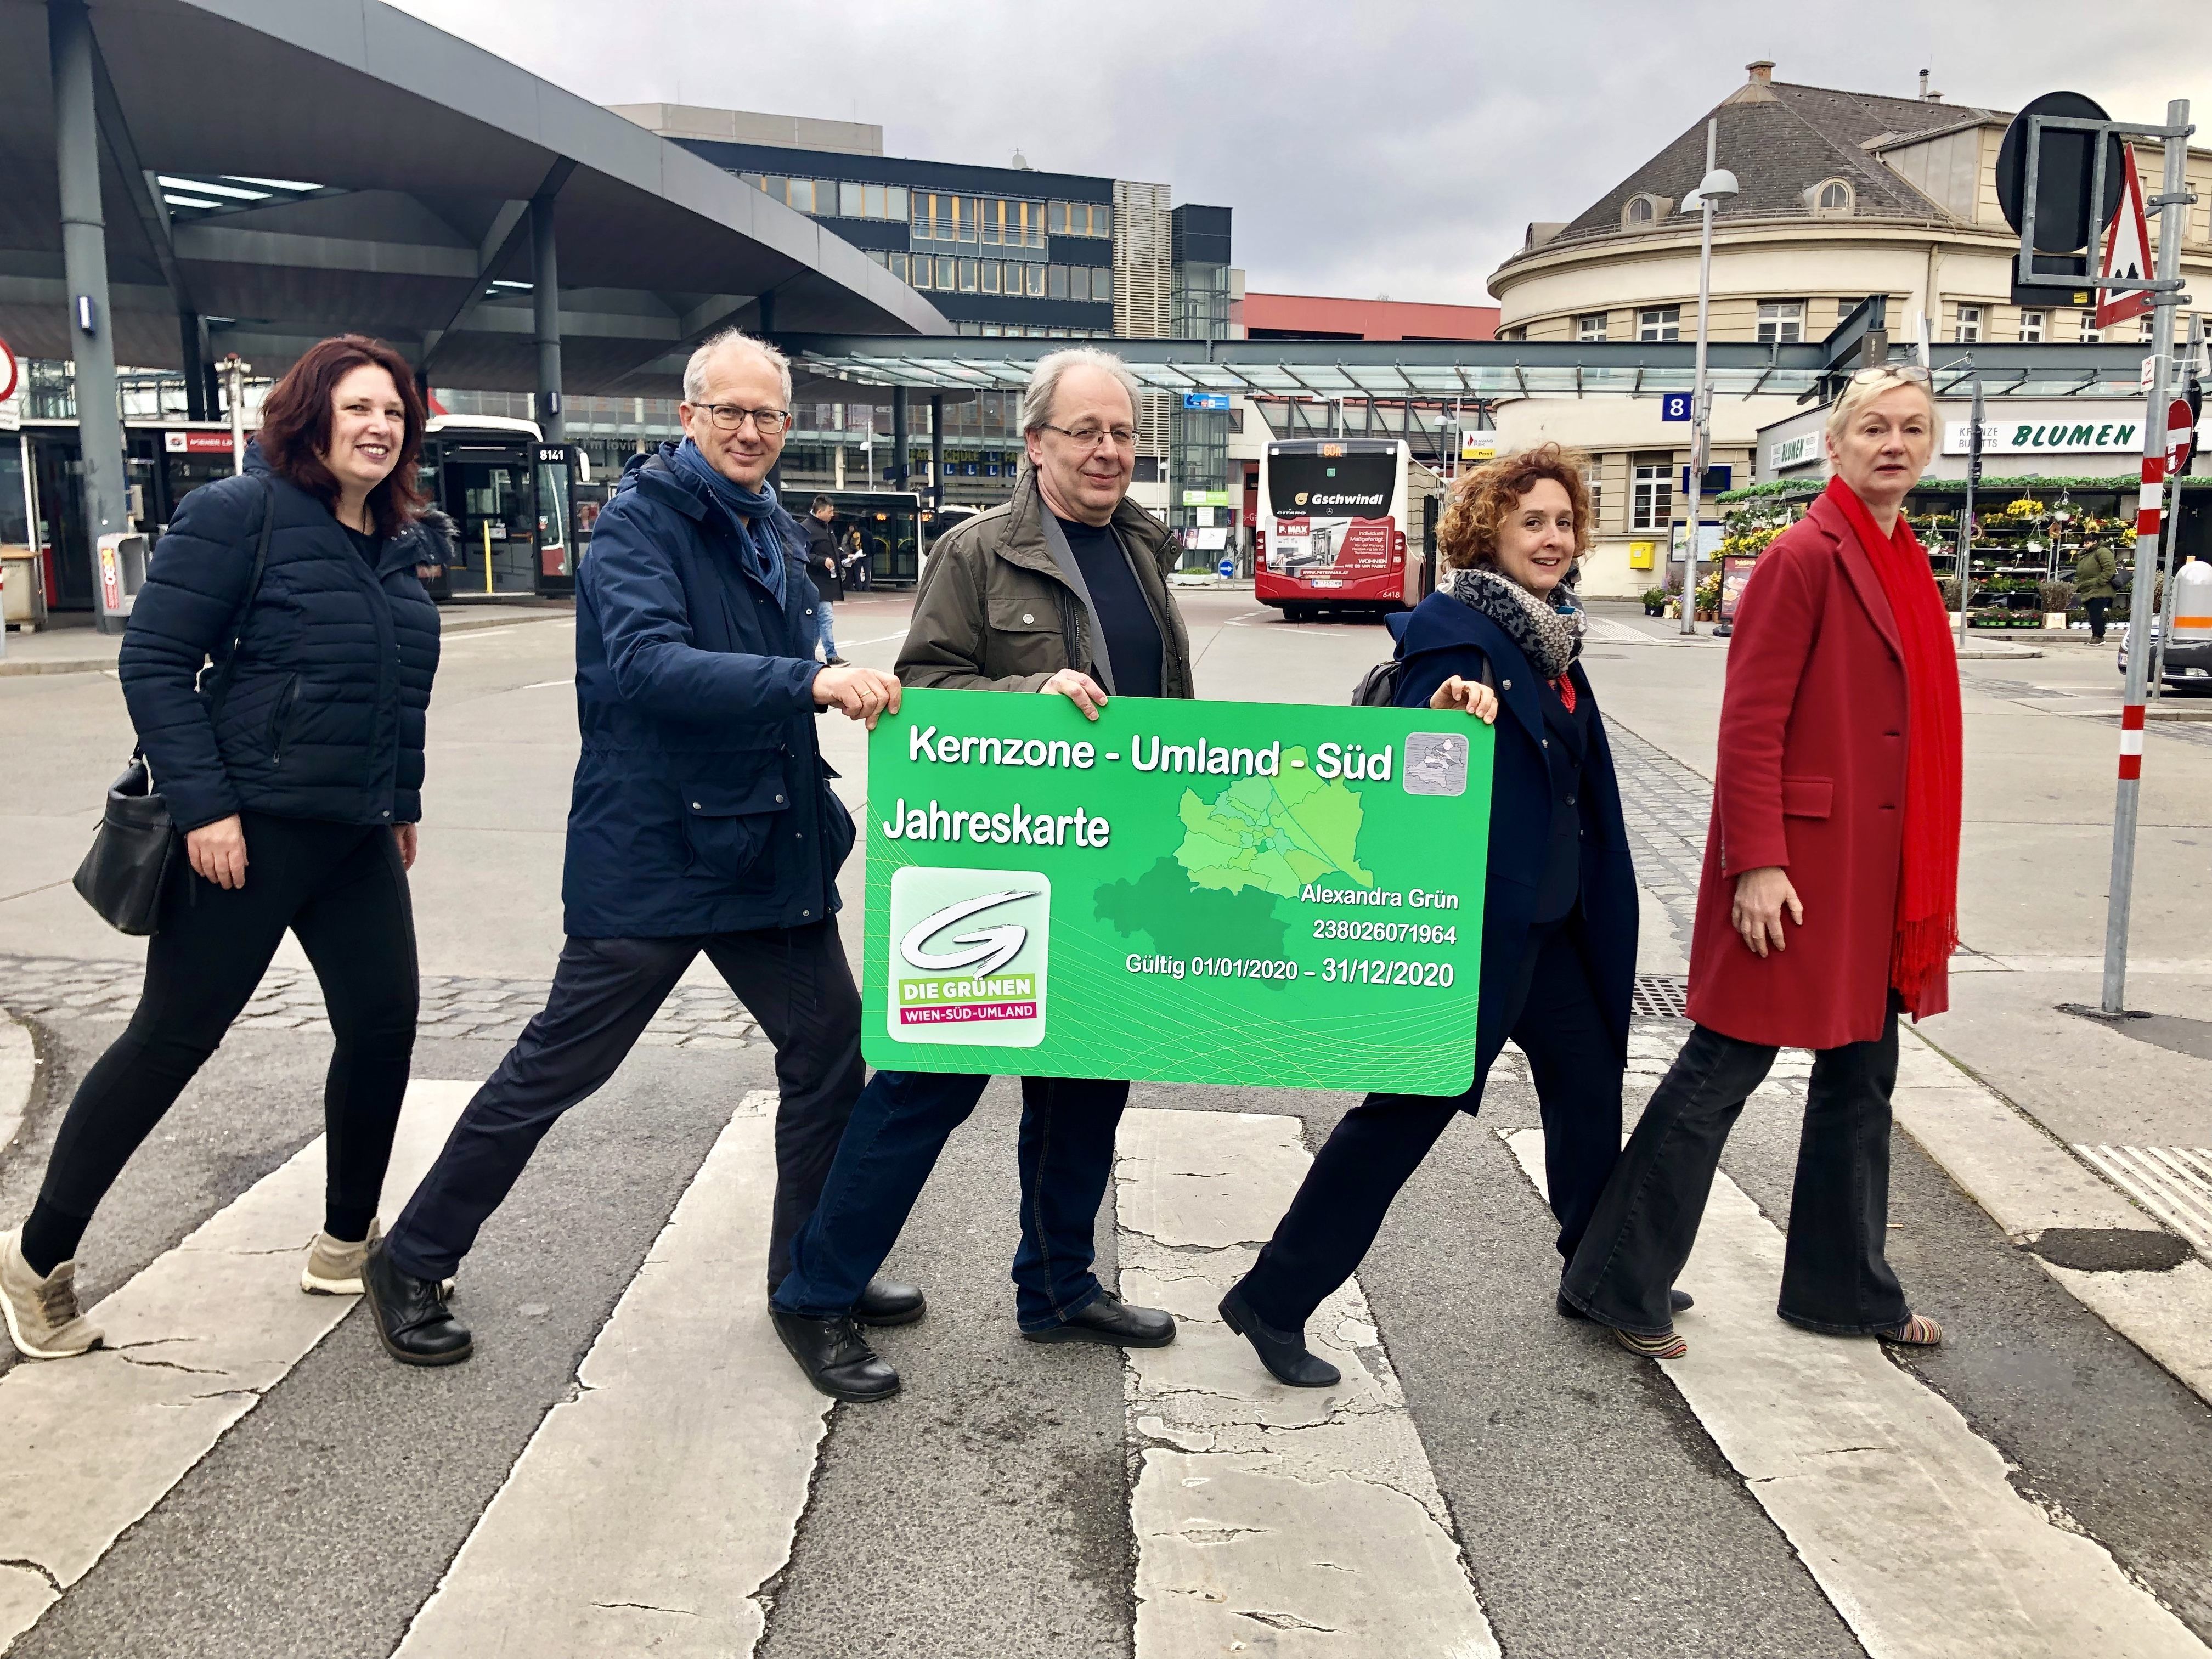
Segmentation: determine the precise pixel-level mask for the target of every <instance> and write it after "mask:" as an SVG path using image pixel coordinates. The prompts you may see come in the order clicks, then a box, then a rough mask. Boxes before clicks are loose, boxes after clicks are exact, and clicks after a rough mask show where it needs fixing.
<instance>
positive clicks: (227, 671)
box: [208, 473, 276, 718]
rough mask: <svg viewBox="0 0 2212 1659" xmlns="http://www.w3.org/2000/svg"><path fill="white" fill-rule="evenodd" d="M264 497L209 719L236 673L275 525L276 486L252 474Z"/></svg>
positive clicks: (261, 475) (213, 689) (212, 692)
mask: <svg viewBox="0 0 2212 1659" xmlns="http://www.w3.org/2000/svg"><path fill="white" fill-rule="evenodd" d="M254 476H255V477H258V478H259V479H260V480H261V488H262V489H263V490H264V491H265V492H266V494H265V495H264V496H263V498H262V502H261V534H260V535H259V536H258V537H257V538H255V540H254V544H253V574H252V575H251V576H249V577H247V578H246V597H245V598H244V599H240V601H239V602H238V610H237V611H236V612H235V613H234V614H233V616H232V617H231V619H230V626H229V627H228V628H227V629H224V630H223V631H224V632H225V633H226V634H227V635H229V637H230V649H229V651H228V653H225V654H224V657H223V659H222V662H221V663H220V664H218V665H216V671H215V680H214V684H213V686H212V687H211V689H210V693H209V695H210V699H211V701H210V702H209V704H208V713H209V715H210V718H212V717H213V715H214V714H216V712H217V711H218V710H220V709H221V708H222V700H223V698H224V697H225V696H228V694H229V691H230V680H231V676H232V675H233V674H234V673H236V672H237V671H238V647H240V644H242V643H243V642H244V641H245V639H246V618H247V617H249V616H251V615H252V612H253V601H254V599H255V598H256V597H257V596H258V594H259V593H260V592H261V574H262V572H263V571H264V570H266V569H267V568H269V536H270V532H271V531H272V530H274V529H275V528H276V485H275V484H274V483H271V482H270V478H269V476H268V475H267V474H266V473H256V474H254Z"/></svg>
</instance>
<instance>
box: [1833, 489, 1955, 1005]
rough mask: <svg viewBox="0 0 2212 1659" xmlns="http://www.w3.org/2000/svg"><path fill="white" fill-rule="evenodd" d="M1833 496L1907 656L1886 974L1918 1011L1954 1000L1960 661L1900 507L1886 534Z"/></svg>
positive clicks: (1857, 503)
mask: <svg viewBox="0 0 2212 1659" xmlns="http://www.w3.org/2000/svg"><path fill="white" fill-rule="evenodd" d="M1827 494H1828V499H1829V500H1830V501H1833V502H1834V503H1835V504H1836V506H1837V507H1838V508H1840V509H1841V510H1842V513H1843V515H1844V518H1845V519H1846V520H1849V521H1850V526H1851V529H1852V531H1853V532H1854V533H1856V534H1857V537H1858V541H1859V545H1860V546H1861V547H1862V548H1863V549H1865V550H1866V556H1867V558H1868V560H1869V562H1870V563H1872V564H1873V566H1874V570H1875V575H1876V576H1877V577H1879V578H1880V579H1881V589H1882V592H1884V593H1886V594H1887V595H1888V598H1889V609H1890V614H1891V615H1892V616H1893V617H1895V618H1896V620H1897V642H1898V647H1899V654H1901V655H1902V656H1903V657H1904V659H1905V845H1904V854H1903V865H1904V867H1903V869H1902V870H1901V872H1899V880H1898V884H1897V929H1896V933H1895V937H1894V938H1893V940H1892V942H1891V945H1890V954H1889V982H1890V984H1891V985H1892V986H1893V987H1895V988H1896V990H1897V991H1898V993H1899V994H1900V995H1901V996H1902V997H1903V998H1904V1000H1905V1012H1908V1013H1910V1014H1911V1016H1912V1017H1913V1018H1915V1019H1919V1018H1923V1017H1924V1016H1926V1015H1928V1014H1931V1013H1936V1012H1941V1011H1942V1009H1943V1007H1944V1006H1946V1005H1947V1003H1948V984H1949V977H1948V975H1949V963H1950V960H1951V947H1952V946H1953V945H1956V944H1957V943H1958V942H1959V818H1960V778H1961V775H1962V773H1963V771H1964V763H1963V760H1962V757H1961V751H1962V749H1963V741H1962V735H1961V734H1962V729H1963V726H1962V722H1961V720H1960V715H1959V660H1958V658H1957V656H1956V654H1955V653H1954V652H1953V650H1952V647H1951V627H1950V619H1949V617H1948V616H1947V615H1946V614H1945V611H1944V610H1943V601H1942V596H1941V595H1940V594H1939V593H1938V592H1936V578H1935V575H1934V574H1933V573H1932V572H1931V571H1930V570H1929V568H1928V555H1927V553H1926V552H1925V551H1924V550H1923V549H1922V547H1921V545H1920V543H1919V541H1918V539H1917V538H1916V537H1915V536H1914V535H1913V533H1912V530H1911V526H1908V525H1907V524H1906V523H1905V517H1904V515H1903V514H1902V513H1899V515H1898V520H1897V528H1896V530H1895V531H1894V532H1893V533H1892V534H1890V535H1887V536H1885V535H1883V534H1882V533H1881V530H1880V528H1879V527H1878V526H1876V525H1875V521H1874V514H1873V513H1869V511H1868V510H1867V507H1866V503H1865V502H1863V501H1861V500H1860V499H1859V498H1858V497H1857V495H1855V494H1853V493H1852V491H1851V488H1850V485H1848V484H1846V483H1844V481H1843V480H1842V479H1841V478H1840V477H1834V478H1830V479H1829V480H1828V490H1827Z"/></svg>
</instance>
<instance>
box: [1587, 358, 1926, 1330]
mask: <svg viewBox="0 0 2212 1659" xmlns="http://www.w3.org/2000/svg"><path fill="white" fill-rule="evenodd" d="M1935 432H1936V409H1935V403H1934V399H1933V398H1932V397H1931V396H1930V394H1929V385H1928V372H1927V371H1926V370H1925V369H1921V368H1907V367H1904V366H1901V365H1894V364H1891V365H1883V366H1880V367H1876V368H1863V369H1861V370H1860V371H1859V372H1858V373H1857V374H1855V375H1853V376H1852V377H1851V379H1850V381H1849V382H1848V383H1847V385H1846V386H1845V387H1844V392H1843V395H1842V396H1841V397H1839V398H1838V399H1837V400H1836V404H1835V407H1834V408H1833V409H1832V410H1830V411H1829V414H1828V422H1827V446H1828V455H1829V459H1830V461H1831V463H1832V466H1833V468H1834V474H1833V476H1832V477H1831V478H1830V479H1829V481H1828V487H1827V489H1826V491H1825V492H1824V493H1823V494H1822V495H1820V496H1819V497H1818V498H1817V499H1816V500H1815V501H1814V502H1813V504H1812V507H1810V508H1809V509H1808V512H1807V513H1806V515H1805V517H1804V518H1803V519H1802V520H1799V521H1798V523H1796V525H1794V526H1791V527H1790V529H1789V530H1788V531H1787V532H1784V534H1783V536H1782V537H1781V538H1780V539H1779V540H1778V541H1776V542H1775V544H1773V545H1772V546H1771V547H1770V548H1769V549H1768V550H1766V551H1765V553H1764V554H1762V555H1761V556H1760V557H1759V565H1758V568H1757V569H1756V570H1755V571H1754V572H1753V575H1752V578H1751V581H1750V583H1749V585H1748V586H1747V587H1746V588H1745V590H1744V593H1743V597H1742V599H1741V601H1740V602H1739V604H1738V606H1737V610H1736V617H1735V637H1734V638H1733V639H1732V640H1730V641H1729V663H1728V686H1727V690H1726V691H1725V692H1724V694H1723V699H1722V703H1721V724H1720V745H1719V763H1718V766H1717V769H1716V774H1715V779H1714V789H1713V811H1712V822H1711V829H1709V831H1708V832H1707V835H1706V837H1705V876H1704V880H1703V883H1702V885H1701V886H1700V888H1699V894H1698V916H1697V924H1696V929H1695V933H1694V935H1693V938H1692V945H1691V954H1690V996H1689V1013H1690V1018H1691V1019H1692V1021H1694V1022H1695V1029H1693V1030H1692V1031H1691V1033H1690V1037H1689V1041H1688V1042H1686V1043H1684V1044H1683V1046H1682V1051H1681V1053H1680V1055H1679V1056H1678V1057H1677V1058H1676V1060H1675V1061H1674V1066H1672V1067H1671V1068H1670V1069H1669V1070H1668V1073H1667V1077H1666V1079H1665V1081H1663V1082H1662V1083H1661V1084H1660V1085H1659V1087H1658V1089H1657V1090H1656V1091H1655V1092H1654V1093H1653V1095H1652V1097H1651V1103H1650V1105H1649V1106H1647V1107H1646V1108H1645V1109H1644V1117H1643V1120H1642V1121H1640V1122H1639V1123H1638V1125H1637V1126H1636V1133H1635V1135H1634V1137H1633V1138H1632V1139H1631V1140H1630V1142H1629V1145H1628V1148H1627V1151H1626V1152H1625V1153H1624V1154H1623V1155H1622V1158H1621V1162H1620V1167H1619V1168H1618V1169H1617V1170H1614V1172H1613V1180H1612V1182H1611V1183H1610V1184H1609V1185H1608V1186H1607V1189H1606V1193H1605V1196H1604V1198H1603V1199H1602V1200H1601V1201H1600V1203H1599V1205H1598V1212H1597V1214H1596V1216H1595V1218H1593V1219H1592V1221H1591V1223H1590V1227H1589V1233H1588V1234H1587V1235H1586V1236H1585V1237H1583V1243H1582V1247H1581V1249H1578V1250H1577V1252H1576V1253H1575V1256H1574V1260H1573V1261H1571V1263H1570V1264H1569V1266H1568V1268H1567V1273H1566V1279H1565V1284H1564V1286H1563V1288H1562V1291H1561V1294H1562V1295H1563V1296H1564V1297H1565V1298H1566V1299H1567V1300H1568V1301H1569V1302H1571V1303H1572V1304H1574V1305H1575V1306H1576V1307H1577V1308H1579V1309H1581V1310H1583V1312H1584V1313H1586V1314H1588V1315H1589V1316H1590V1317H1591V1318H1593V1319H1595V1320H1598V1321H1600V1322H1603V1323H1605V1324H1607V1325H1610V1326H1612V1327H1613V1330H1614V1333H1615V1334H1616V1335H1617V1336H1618V1337H1619V1339H1620V1342H1621V1344H1622V1346H1625V1347H1627V1348H1629V1349H1631V1350H1632V1351H1633V1352H1638V1353H1644V1354H1651V1355H1655V1356H1658V1357H1662V1358H1665V1357H1671V1356H1673V1355H1675V1354H1679V1353H1681V1352H1685V1350H1686V1344H1685V1343H1684V1342H1683V1341H1682V1340H1681V1339H1680V1337H1678V1336H1676V1335H1675V1334H1674V1325H1673V1320H1672V1318H1671V1316H1670V1312H1669V1310H1668V1303H1667V1295H1666V1292H1667V1287H1668V1285H1671V1284H1672V1283H1673V1282H1674V1275H1675V1274H1676V1273H1678V1272H1680V1270H1681V1267H1682V1264H1683V1263H1684V1262H1686V1261H1688V1259H1689V1255H1690V1249H1691V1247H1692V1244H1694V1243H1696V1240H1697V1235H1698V1225H1699V1221H1700V1220H1701V1219H1702V1218H1703V1216H1704V1213H1705V1200H1706V1198H1707V1196H1708V1195H1709V1194H1710V1193H1711V1188H1712V1180H1713V1173H1714V1171H1715V1170H1717V1169H1718V1167H1719V1165H1720V1158H1721V1149H1722V1147H1723V1145H1724V1144H1725V1143H1726V1142H1727V1139H1728V1135H1729V1129H1730V1128H1731V1127H1734V1125H1735V1120H1736V1118H1737V1116H1738V1115H1740V1114H1741V1112H1742V1110H1743V1103H1744V1101H1745V1099H1746V1098H1747V1097H1748V1096H1749V1095H1750V1093H1751V1091H1753V1089H1755V1088H1757V1087H1758V1086H1759V1083H1760V1082H1761V1081H1762V1080H1763V1079H1765V1076H1766V1073H1767V1068H1768V1067H1769V1066H1771V1065H1772V1064H1773V1063H1774V1055H1775V1051H1776V1049H1777V1048H1785V1047H1786V1048H1810V1049H1812V1050H1814V1059H1813V1076H1812V1083H1811V1087H1810V1092H1809V1095H1808V1099H1807V1101H1806V1106H1805V1122H1804V1128H1803V1131H1802V1137H1801V1139H1800V1140H1799V1143H1798V1150H1797V1177H1796V1186H1795V1188H1794V1190H1793V1191H1792V1193H1791V1195H1790V1234H1789V1244H1788V1249H1787V1252H1786V1254H1785V1255H1784V1262H1783V1268H1782V1292H1781V1298H1780V1302H1779V1304H1778V1312H1779V1313H1780V1314H1781V1316H1782V1317H1783V1318H1784V1319H1786V1320H1788V1321H1790V1322H1791V1323H1792V1324H1796V1325H1802V1326H1804V1327H1806V1328H1808V1329H1811V1330H1816V1331H1825V1332H1828V1333H1830V1334H1835V1335H1844V1336H1869V1335H1871V1336H1881V1337H1884V1338H1887V1340H1891V1341H1895V1342H1903V1343H1909V1344H1911V1345H1914V1346H1933V1345H1934V1344H1936V1343H1938V1342H1940V1341H1941V1340H1942V1329H1941V1328H1939V1327H1938V1326H1937V1324H1936V1322H1935V1321H1934V1320H1933V1319H1930V1318H1929V1317H1927V1316H1925V1315H1922V1314H1916V1313H1914V1312H1913V1311H1912V1310H1911V1304H1909V1303H1908V1301H1907V1300H1906V1297H1905V1291H1904V1289H1903V1288H1902V1287H1901V1286H1900V1285H1899V1283H1898V1280H1897V1275H1896V1273H1893V1271H1892V1270H1891V1268H1890V1265H1889V1261H1888V1259H1887V1253H1886V1249H1885V1242H1886V1233H1887V1227H1888V1219H1889V1134H1890V1094H1891V1091H1892V1090H1893V1088H1894V1087H1895V1085H1896V1082H1897V1017H1898V1015H1899V1013H1900V1012H1902V1013H1908V1014H1911V1016H1912V1017H1913V1018H1915V1019H1924V1018H1927V1017H1928V1016H1929V1015H1930V1014H1939V1013H1941V1012H1943V1010H1944V1009H1945V1008H1946V1007H1948V1006H1949V1003H1950V991H1949V977H1948V963H1949V960H1950V956H1951V950H1952V947H1953V946H1954V945H1955V944H1956V943H1957V942H1958V938H1959V921H1958V877H1959V821H1960V769H1961V759H1960V747H1961V745H1960V714H1959V671H1958V664H1957V659H1956V658H1955V657H1954V653H1953V651H1952V646H1951V634H1950V629H1949V626H1948V622H1947V619H1946V616H1945V612H1944V609H1943V602H1942V598H1941V596H1940V595H1939V594H1938V592H1937V591H1936V582H1935V578H1934V576H1933V575H1932V574H1930V573H1929V565H1928V557H1927V555H1926V553H1925V552H1924V551H1923V550H1922V549H1921V546H1920V544H1919V543H1918V542H1917V541H1916V540H1915V539H1914V538H1913V535H1912V532H1911V528H1910V527H1909V526H1907V525H1906V524H1905V520H1904V518H1903V516H1902V513H1901V511H1900V509H1901V508H1902V507H1903V504H1904V501H1905V492H1906V491H1907V490H1909V489H1911V487H1912V486H1913V484H1914V483H1917V481H1918V479H1919V477H1920V474H1921V472H1922V471H1923V469H1924V468H1925V467H1926V466H1927V465H1928V457H1929V453H1930V451H1931V449H1932V448H1933V447H1934V443H1935Z"/></svg>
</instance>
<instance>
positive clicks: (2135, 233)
mask: <svg viewBox="0 0 2212 1659" xmlns="http://www.w3.org/2000/svg"><path fill="white" fill-rule="evenodd" d="M2120 153H2121V155H2122V156H2123V157H2124V159H2125V161H2126V163H2127V167H2126V173H2125V175H2124V176H2125V179H2126V181H2127V189H2126V190H2125V191H2124V192H2123V193H2122V195H2121V197H2120V210H2119V211H2118V213H2117V214H2115V215H2113V216H2112V231H2111V233H2110V234H2108V235H2107V236H2106V238H2105V263H2104V264H2103V266H2102V267H2100V270H2099V273H2098V274H2099V275H2100V276H2136V277H2141V278H2144V279H2146V280H2148V277H2149V276H2150V274H2151V264H2150V229H2149V227H2148V226H2147V225H2146V224H2145V223H2144V222H2143V199H2142V180H2141V179H2138V178H2136V152H2135V146H2134V145H2132V144H2130V145H2128V146H2126V147H2125V148H2124V149H2122V151H2121V152H2120ZM2098 296H2099V297H2098V300H2097V326H2098V327H2099V328H2110V327H2111V326H2112V325H2113V324H2114V323H2122V322H2125V321H2126V320H2127V319H2129V318H2130V317H2140V316H2142V315H2143V314H2144V313H2146V312H2148V311H2149V310H2150V308H2151V307H2152V305H2153V303H2154V301H2152V298H2151V296H2150V295H2148V294H2146V293H2144V292H2143V290H2142V289H2135V288H2107V289H2099V290H2098Z"/></svg>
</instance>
